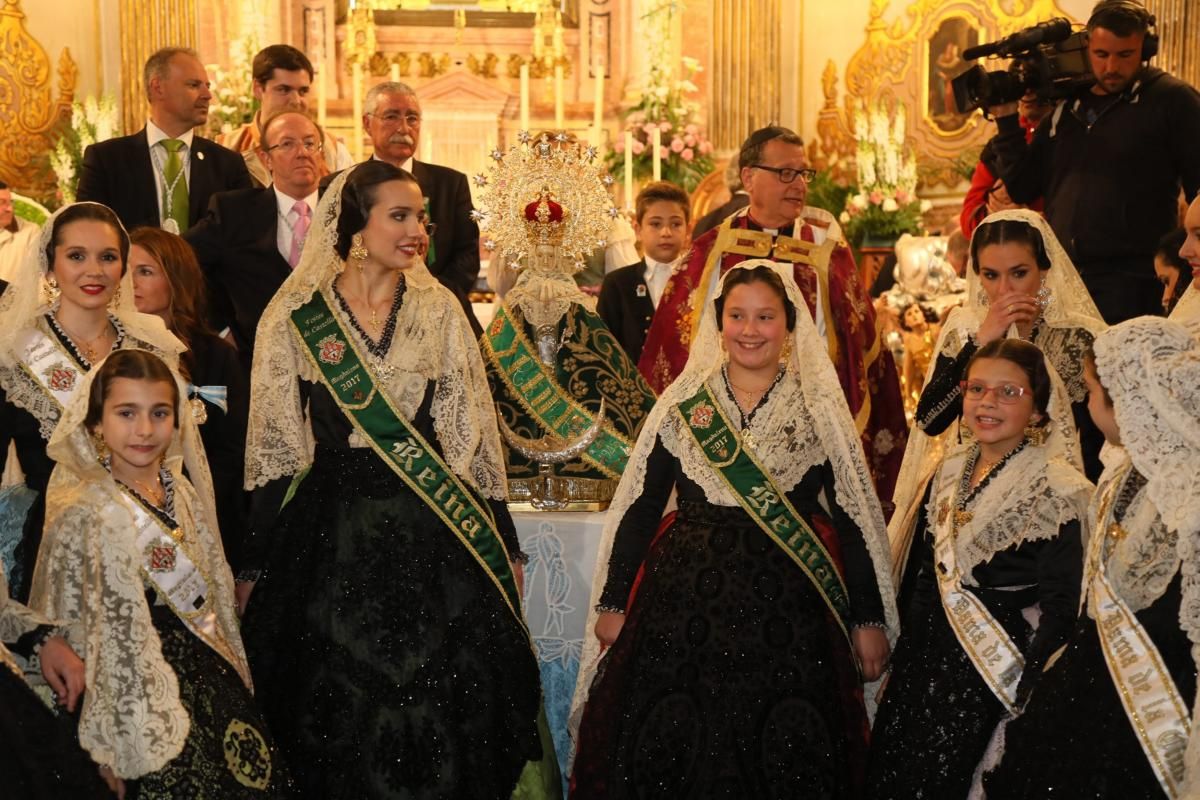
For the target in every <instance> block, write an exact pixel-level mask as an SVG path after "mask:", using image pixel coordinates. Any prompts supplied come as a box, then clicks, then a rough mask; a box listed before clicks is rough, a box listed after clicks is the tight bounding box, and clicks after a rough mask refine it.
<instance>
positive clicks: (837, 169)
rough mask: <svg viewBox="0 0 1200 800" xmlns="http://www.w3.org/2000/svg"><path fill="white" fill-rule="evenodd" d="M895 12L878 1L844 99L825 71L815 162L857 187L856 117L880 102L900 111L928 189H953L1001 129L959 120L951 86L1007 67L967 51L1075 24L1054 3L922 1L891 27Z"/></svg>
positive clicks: (832, 68) (833, 74)
mask: <svg viewBox="0 0 1200 800" xmlns="http://www.w3.org/2000/svg"><path fill="white" fill-rule="evenodd" d="M889 5H890V3H889V0H871V10H870V18H869V21H868V22H867V26H866V42H865V43H864V44H863V45H862V46H861V47H860V48H859V49H858V50H857V51H856V52H855V53H854V55H853V56H851V58H850V61H849V62H848V63H847V65H846V71H845V80H844V83H845V95H844V96H841V97H839V93H838V73H837V66H836V65H835V64H834V62H833V61H832V60H830V61H829V62H828V63H827V64H826V65H825V69H824V71H823V72H822V76H821V86H822V91H823V93H824V96H825V102H824V105H823V107H822V109H821V111H820V114H819V116H818V120H817V138H816V139H815V140H814V141H813V142H812V143H811V144H810V145H809V157H810V158H811V160H812V161H813V163H814V164H815V165H816V166H817V167H818V168H821V169H825V168H831V169H832V170H833V171H834V174H835V177H837V178H840V179H844V180H849V181H853V180H854V178H855V166H854V154H855V150H856V141H855V132H854V116H855V112H856V111H858V110H861V109H862V108H863V107H864V104H866V105H869V106H872V107H873V106H874V104H875V103H876V102H877V101H878V100H881V99H882V100H883V101H884V102H885V103H886V104H887V105H888V106H889V107H891V108H893V109H894V108H895V106H896V104H898V103H901V104H903V105H904V106H905V108H906V110H907V117H908V120H909V125H908V132H909V137H908V138H909V141H910V143H911V144H912V145H913V147H914V148H915V149H916V152H917V154H918V157H919V159H920V166H921V174H922V183H923V186H924V187H925V188H927V189H928V188H931V187H937V186H941V187H945V188H946V189H953V188H954V187H956V186H957V185H958V184H959V183H960V182H961V181H962V180H963V177H962V175H961V174H960V173H959V171H958V169H959V168H958V166H957V165H956V163H955V162H956V160H957V159H959V158H960V157H961V156H962V155H963V154H964V153H971V152H975V151H977V150H978V149H979V148H981V147H982V146H983V145H984V143H985V142H986V141H987V140H988V138H990V137H991V136H992V134H993V133H994V132H995V129H994V127H993V126H991V125H990V124H989V123H988V122H987V120H985V119H984V118H983V116H982V115H981V114H980V113H979V112H978V111H976V112H973V113H971V114H959V113H958V112H957V110H956V109H955V108H954V107H953V102H952V98H951V97H950V91H949V81H950V79H952V78H953V77H955V76H956V75H958V74H959V73H961V72H962V71H964V70H966V69H967V68H968V67H970V66H971V65H972V64H974V63H982V64H983V65H984V66H985V68H986V69H989V70H991V69H999V68H1002V67H1003V62H997V61H981V62H964V61H963V60H962V52H963V50H965V49H967V48H968V47H972V46H974V45H976V44H981V43H984V42H990V41H995V40H996V39H998V38H1000V37H1003V36H1007V35H1008V34H1010V33H1014V32H1016V31H1018V30H1021V29H1023V28H1027V27H1029V26H1031V25H1035V24H1037V23H1039V22H1043V21H1045V20H1048V19H1051V18H1053V17H1067V18H1068V19H1069V18H1070V16H1069V15H1068V14H1067V13H1066V12H1064V11H1063V10H1062V9H1061V8H1059V6H1058V4H1057V3H1056V2H1054V0H915V2H911V3H910V4H909V5H908V7H907V8H906V9H904V12H903V13H902V14H901V15H900V16H898V17H896V18H895V19H894V20H893V21H892V22H891V23H890V24H888V23H887V22H885V17H887V16H888V13H887V12H888V9H889Z"/></svg>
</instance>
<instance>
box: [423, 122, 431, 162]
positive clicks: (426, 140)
mask: <svg viewBox="0 0 1200 800" xmlns="http://www.w3.org/2000/svg"><path fill="white" fill-rule="evenodd" d="M421 160H422V161H424V162H425V163H426V164H432V163H433V131H432V130H430V127H429V125H428V123H426V126H425V130H423V131H421Z"/></svg>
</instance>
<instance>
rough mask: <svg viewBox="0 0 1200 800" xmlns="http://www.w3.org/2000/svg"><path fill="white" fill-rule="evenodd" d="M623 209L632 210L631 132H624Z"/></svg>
mask: <svg viewBox="0 0 1200 800" xmlns="http://www.w3.org/2000/svg"><path fill="white" fill-rule="evenodd" d="M625 208H627V209H628V208H633V131H625Z"/></svg>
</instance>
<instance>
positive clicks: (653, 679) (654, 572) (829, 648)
mask: <svg viewBox="0 0 1200 800" xmlns="http://www.w3.org/2000/svg"><path fill="white" fill-rule="evenodd" d="M589 635H590V631H589ZM866 735H867V721H866V712H865V709H864V707H863V702H862V690H861V686H860V684H859V682H858V673H857V669H856V667H855V665H854V662H853V660H852V657H851V654H850V649H849V646H848V644H847V643H846V640H845V636H844V634H842V633H841V631H840V629H839V628H838V627H837V625H836V623H835V622H834V621H833V620H832V619H831V617H830V615H829V613H828V612H827V610H826V606H825V603H824V601H823V600H822V599H821V597H820V595H819V594H818V593H817V590H816V589H815V587H814V586H813V585H812V583H811V582H810V581H809V580H808V579H807V578H806V577H805V576H804V575H803V573H801V572H800V570H799V568H798V567H797V566H796V564H795V563H794V562H793V561H792V560H791V559H790V558H789V557H788V556H787V555H786V554H785V553H784V552H783V551H782V550H781V549H780V547H779V546H778V545H777V544H775V543H774V542H773V541H772V540H771V539H769V538H768V537H767V535H766V534H764V533H763V532H762V531H761V530H760V529H759V528H758V527H757V526H756V525H755V524H754V522H753V521H752V520H751V519H750V518H749V517H748V516H747V515H746V513H745V512H744V511H742V510H741V509H736V508H721V507H717V506H711V505H708V504H700V503H693V502H686V501H685V502H681V503H680V511H679V516H678V517H677V519H676V521H675V524H674V526H673V527H672V528H670V529H669V530H668V531H666V532H665V533H664V534H663V535H662V536H661V537H660V538H659V539H658V541H656V542H655V543H654V545H653V546H652V547H651V550H650V553H649V555H648V557H647V559H646V563H645V570H644V576H643V579H642V582H641V584H640V586H639V587H638V590H637V596H636V598H635V600H634V602H633V604H632V605H631V607H630V608H629V612H628V615H627V617H626V620H625V625H624V628H623V629H622V631H621V635H620V636H619V637H618V639H617V641H616V642H615V643H614V645H613V647H612V648H611V649H610V650H609V651H608V653H607V654H606V655H605V657H604V660H603V661H602V663H601V666H600V672H599V673H598V675H597V677H596V680H595V681H594V682H593V684H592V687H591V692H590V694H589V696H588V702H587V706H586V708H585V710H584V715H583V719H582V725H581V729H580V744H579V754H578V756H577V759H576V764H575V772H574V785H575V789H574V792H573V793H572V795H571V796H572V798H573V799H574V798H632V797H689V798H700V797H704V798H707V797H734V798H744V797H755V798H800V797H803V798H846V797H857V796H859V792H858V789H857V786H856V784H857V783H858V782H859V781H860V780H861V775H862V770H863V767H864V760H865V748H866Z"/></svg>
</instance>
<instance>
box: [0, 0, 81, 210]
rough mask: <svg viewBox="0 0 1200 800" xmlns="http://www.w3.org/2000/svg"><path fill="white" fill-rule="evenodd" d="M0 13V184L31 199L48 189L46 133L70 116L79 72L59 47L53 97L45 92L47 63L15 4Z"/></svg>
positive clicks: (13, 0) (6, 2) (12, 0)
mask: <svg viewBox="0 0 1200 800" xmlns="http://www.w3.org/2000/svg"><path fill="white" fill-rule="evenodd" d="M2 2H3V7H2V8H0V130H3V131H4V135H3V136H2V137H0V180H3V181H4V182H6V183H8V184H9V185H10V186H12V187H14V188H17V189H20V190H21V191H23V192H28V193H30V194H33V195H37V196H43V195H48V194H50V193H52V192H53V190H54V178H53V174H52V173H50V172H49V170H47V169H46V162H45V155H46V153H47V152H48V151H49V150H51V149H52V147H53V142H52V140H51V133H52V132H53V131H54V129H55V128H56V127H57V126H58V125H59V123H60V121H62V120H66V119H69V118H70V116H71V102H72V101H73V100H74V98H75V84H76V80H77V79H78V76H79V69H78V67H76V65H75V62H74V61H73V60H72V59H71V53H70V51H69V50H67V49H66V48H63V51H62V54H61V55H59V58H58V70H57V72H58V87H57V88H58V97H57V98H55V97H53V96H52V93H51V92H52V90H51V87H50V82H51V74H50V59H49V57H48V56H47V55H46V51H45V50H44V49H43V48H42V46H41V45H40V44H39V43H38V41H37V40H36V39H34V38H33V37H32V36H31V35H30V34H29V32H28V31H27V30H25V13H24V12H23V11H22V10H21V2H20V0H2Z"/></svg>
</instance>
